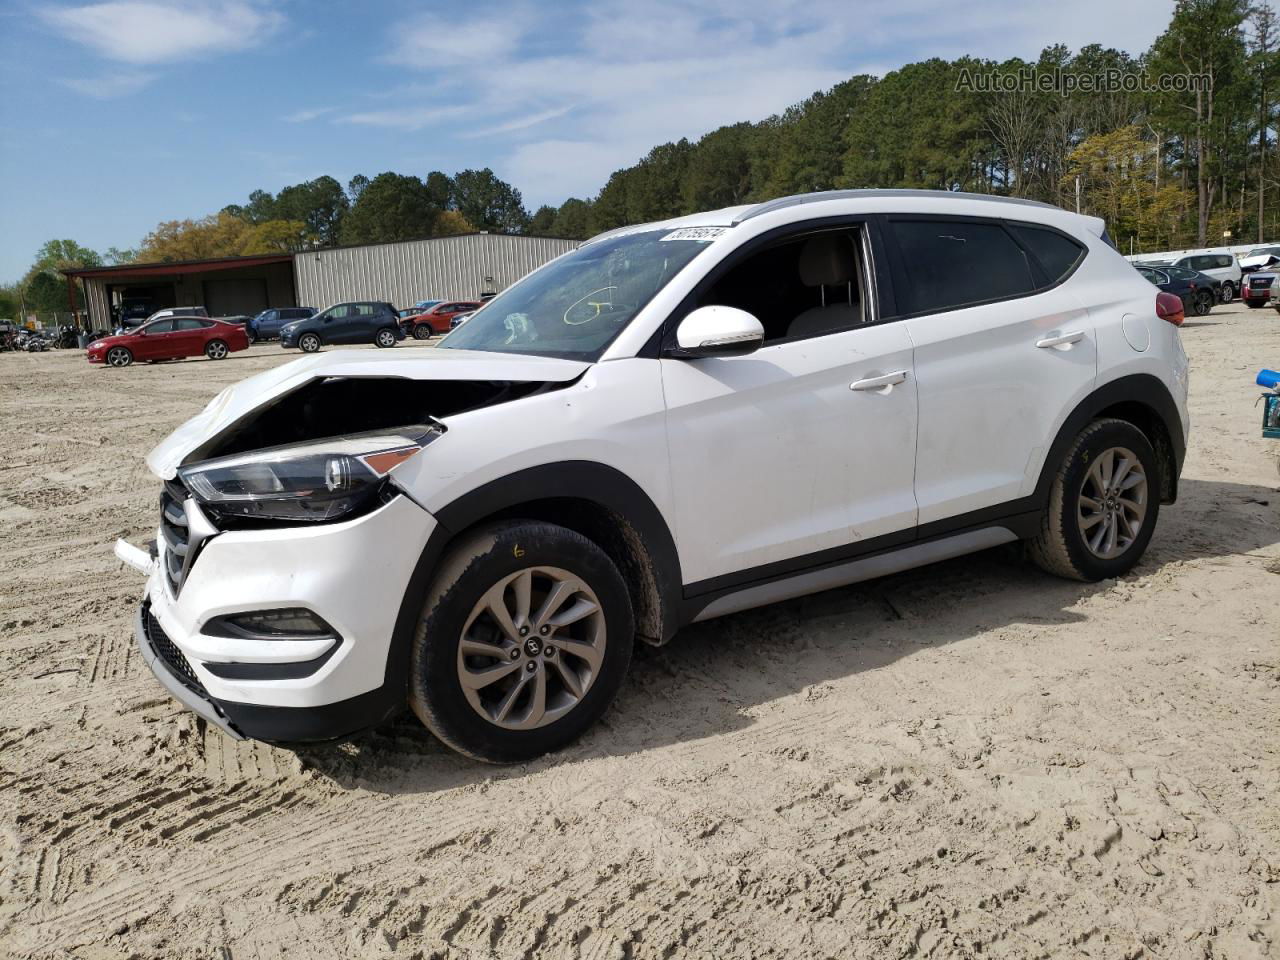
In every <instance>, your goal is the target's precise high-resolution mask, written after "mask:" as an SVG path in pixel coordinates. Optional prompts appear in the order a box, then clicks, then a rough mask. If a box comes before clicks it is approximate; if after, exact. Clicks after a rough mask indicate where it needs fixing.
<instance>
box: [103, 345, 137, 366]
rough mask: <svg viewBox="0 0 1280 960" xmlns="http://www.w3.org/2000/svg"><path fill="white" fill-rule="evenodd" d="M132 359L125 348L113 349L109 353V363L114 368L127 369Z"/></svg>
mask: <svg viewBox="0 0 1280 960" xmlns="http://www.w3.org/2000/svg"><path fill="white" fill-rule="evenodd" d="M132 359H133V358H132V357H130V356H129V351H128V350H126V349H125V348H124V347H112V348H111V349H110V350H108V351H107V363H109V364H111V366H113V367H127V366H128V365H129V362H130V360H132Z"/></svg>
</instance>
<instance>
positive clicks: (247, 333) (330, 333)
mask: <svg viewBox="0 0 1280 960" xmlns="http://www.w3.org/2000/svg"><path fill="white" fill-rule="evenodd" d="M483 305H484V301H483V300H419V301H418V302H417V303H416V304H414V306H413V307H410V308H406V309H401V310H397V309H396V308H395V307H394V306H392V305H391V304H390V303H386V302H385V301H378V300H357V301H349V302H344V303H336V304H334V305H333V306H331V307H328V308H327V309H325V310H321V311H319V312H317V311H316V309H315V308H314V307H271V308H269V309H267V310H263V311H262V312H261V313H259V314H257V315H256V316H253V317H249V316H234V317H212V318H211V317H209V315H208V311H207V310H206V309H205V308H204V307H202V306H192V307H166V308H165V309H163V310H159V311H157V312H155V313H153V314H151V315H150V316H149V317H146V318H145V319H143V320H142V321H141V322H140V323H139V324H137V325H135V326H131V327H128V328H125V327H121V328H118V329H117V330H116V331H115V333H114V334H113V335H111V336H106V337H100V338H97V339H95V340H93V341H92V342H91V343H90V344H89V346H88V348H87V355H88V359H89V362H90V363H102V364H106V365H107V366H113V367H126V366H129V365H130V364H131V363H133V362H134V361H135V360H148V361H155V360H172V359H180V358H183V357H198V356H202V355H203V356H206V357H209V358H210V359H213V360H220V359H222V358H223V357H225V356H227V355H228V354H229V353H232V352H235V351H237V350H244V349H247V348H248V346H249V344H251V343H255V342H257V341H259V340H279V341H280V345H281V346H282V347H285V348H296V349H299V350H302V351H303V352H305V353H314V352H315V351H317V350H319V349H320V348H321V347H326V346H339V345H350V344H362V343H372V344H375V345H377V346H379V347H393V346H395V345H396V344H397V343H398V342H399V341H401V340H403V339H405V338H406V337H413V338H415V339H417V340H426V339H428V338H430V337H432V336H435V335H438V334H445V333H448V332H449V331H450V330H451V329H453V328H454V327H455V326H457V325H458V324H459V323H461V322H462V321H463V320H465V319H466V318H467V317H469V316H470V315H471V314H472V313H474V312H475V311H476V310H478V309H479V308H480V307H482V306H483Z"/></svg>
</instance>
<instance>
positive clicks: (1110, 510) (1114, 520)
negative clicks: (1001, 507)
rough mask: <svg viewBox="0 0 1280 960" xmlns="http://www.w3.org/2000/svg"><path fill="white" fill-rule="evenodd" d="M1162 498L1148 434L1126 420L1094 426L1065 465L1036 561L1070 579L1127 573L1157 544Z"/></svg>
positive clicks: (1036, 544) (1033, 548)
mask: <svg viewBox="0 0 1280 960" xmlns="http://www.w3.org/2000/svg"><path fill="white" fill-rule="evenodd" d="M1161 495H1162V492H1161V489H1160V471H1159V469H1158V464H1157V462H1156V455H1155V451H1154V450H1153V449H1152V447H1151V443H1150V441H1148V440H1147V438H1146V436H1145V435H1144V434H1143V433H1142V431H1141V430H1139V429H1138V428H1137V427H1135V426H1134V425H1133V424H1131V423H1128V422H1127V421H1124V420H1113V419H1106V420H1095V421H1093V422H1092V423H1091V424H1089V425H1088V426H1087V427H1085V428H1084V430H1082V431H1081V432H1080V435H1079V436H1077V437H1076V439H1075V441H1074V442H1073V443H1072V444H1071V446H1070V447H1069V448H1068V450H1067V453H1066V456H1065V457H1063V459H1062V463H1061V464H1060V466H1059V468H1058V472H1057V475H1056V476H1055V477H1054V480H1053V486H1052V488H1051V489H1050V493H1049V509H1048V510H1047V511H1046V512H1045V515H1044V517H1043V519H1042V521H1041V528H1040V535H1039V536H1037V537H1036V538H1035V539H1034V540H1032V541H1031V544H1030V552H1031V557H1032V559H1033V560H1034V561H1035V562H1036V564H1037V565H1038V566H1040V567H1041V568H1042V569H1044V570H1047V571H1048V572H1049V573H1056V574H1058V575H1059V576H1062V577H1068V578H1070V579H1072V580H1102V579H1105V578H1107V577H1118V576H1121V575H1123V574H1126V573H1128V572H1129V571H1130V570H1132V569H1133V567H1134V565H1135V564H1137V562H1138V561H1139V560H1140V559H1141V558H1142V554H1143V553H1144V552H1145V551H1146V549H1147V544H1148V543H1150V542H1151V534H1152V532H1153V531H1154V530H1155V525H1156V518H1157V516H1158V515H1159V512H1160V498H1161Z"/></svg>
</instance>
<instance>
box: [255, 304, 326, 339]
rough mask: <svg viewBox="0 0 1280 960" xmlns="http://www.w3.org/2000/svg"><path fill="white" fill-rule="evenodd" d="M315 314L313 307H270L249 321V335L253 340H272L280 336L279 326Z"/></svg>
mask: <svg viewBox="0 0 1280 960" xmlns="http://www.w3.org/2000/svg"><path fill="white" fill-rule="evenodd" d="M315 315H316V308H315V307H272V308H271V309H269V310H263V311H262V312H261V313H260V314H258V315H257V316H256V317H254V318H253V319H252V320H251V321H249V335H250V337H252V339H254V340H274V339H276V338H277V337H278V336H280V328H281V327H283V326H284V325H285V324H286V323H292V322H293V321H294V320H305V319H307V318H308V317H314V316H315Z"/></svg>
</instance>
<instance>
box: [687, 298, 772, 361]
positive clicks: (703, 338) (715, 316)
mask: <svg viewBox="0 0 1280 960" xmlns="http://www.w3.org/2000/svg"><path fill="white" fill-rule="evenodd" d="M763 342H764V327H762V326H761V325H760V321H759V320H757V319H756V318H755V317H753V316H752V315H751V314H749V313H747V311H745V310H739V309H738V308H737V307H718V306H710V307H698V309H696V310H694V311H692V312H691V313H690V314H689V315H688V316H686V317H685V318H684V319H683V320H681V321H680V326H679V327H677V328H676V347H675V349H674V350H672V351H671V355H672V356H676V357H738V356H742V355H743V354H747V353H754V352H755V351H756V350H758V349H759V348H760V345H761V344H762V343H763Z"/></svg>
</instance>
